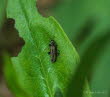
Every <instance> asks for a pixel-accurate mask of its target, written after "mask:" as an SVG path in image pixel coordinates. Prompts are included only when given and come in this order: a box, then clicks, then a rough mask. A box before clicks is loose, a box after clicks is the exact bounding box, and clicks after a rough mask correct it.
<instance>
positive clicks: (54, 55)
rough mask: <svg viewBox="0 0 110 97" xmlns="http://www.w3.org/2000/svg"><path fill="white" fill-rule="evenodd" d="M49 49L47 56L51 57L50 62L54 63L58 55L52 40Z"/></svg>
mask: <svg viewBox="0 0 110 97" xmlns="http://www.w3.org/2000/svg"><path fill="white" fill-rule="evenodd" d="M49 47H50V52H48V54H49V55H50V57H51V62H52V63H55V62H56V60H57V56H58V55H59V52H58V50H57V44H56V42H55V41H54V40H51V41H50V44H49Z"/></svg>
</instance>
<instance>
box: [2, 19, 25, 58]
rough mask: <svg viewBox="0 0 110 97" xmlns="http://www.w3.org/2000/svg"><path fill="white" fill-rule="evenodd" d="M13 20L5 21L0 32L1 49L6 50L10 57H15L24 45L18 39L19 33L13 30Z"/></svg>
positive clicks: (21, 40) (20, 39)
mask: <svg viewBox="0 0 110 97" xmlns="http://www.w3.org/2000/svg"><path fill="white" fill-rule="evenodd" d="M14 25H15V20H14V19H11V18H9V19H7V20H6V22H5V23H4V25H3V28H2V30H1V39H0V40H1V41H2V42H1V48H2V49H3V50H4V49H5V50H7V51H8V52H9V54H10V55H11V56H17V55H18V53H19V52H20V51H21V48H22V46H23V45H24V44H25V42H24V40H23V39H22V38H21V37H19V32H18V31H17V30H16V29H15V27H14Z"/></svg>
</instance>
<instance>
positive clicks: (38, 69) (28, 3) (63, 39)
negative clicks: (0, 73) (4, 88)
mask: <svg viewBox="0 0 110 97" xmlns="http://www.w3.org/2000/svg"><path fill="white" fill-rule="evenodd" d="M7 17H8V18H13V19H14V20H15V27H16V29H17V30H18V32H19V35H20V37H22V38H23V39H24V41H25V45H24V46H23V48H22V51H21V52H20V53H19V55H18V56H17V57H13V58H11V63H12V66H13V69H14V71H15V75H14V76H16V77H17V78H15V80H17V84H18V85H19V87H20V89H21V90H23V92H25V93H26V94H27V95H29V96H30V97H62V96H63V97H65V94H66V91H67V86H68V84H69V82H70V80H71V77H72V75H73V74H74V72H75V70H76V68H77V66H78V62H79V57H78V54H77V52H76V50H75V48H74V47H73V45H72V44H71V42H70V41H69V39H68V37H67V36H66V34H65V33H64V31H63V29H62V28H61V26H60V25H59V24H58V23H57V21H56V20H55V19H54V18H53V17H49V18H44V17H42V16H41V15H40V14H39V13H38V11H37V8H36V0H9V1H8V7H7ZM51 40H54V41H55V42H56V44H57V46H58V50H59V52H60V54H59V56H58V57H57V60H56V62H55V63H52V62H51V58H50V55H48V52H49V51H50V47H49V43H50V41H51ZM13 73H14V72H13ZM10 76H11V75H10ZM17 97H19V96H17ZM26 97H27V96H26Z"/></svg>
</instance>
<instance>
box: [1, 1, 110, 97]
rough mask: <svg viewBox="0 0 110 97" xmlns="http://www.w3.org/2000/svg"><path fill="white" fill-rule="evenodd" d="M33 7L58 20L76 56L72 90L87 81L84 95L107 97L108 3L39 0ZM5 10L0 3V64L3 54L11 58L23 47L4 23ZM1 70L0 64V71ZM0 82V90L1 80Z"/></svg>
mask: <svg viewBox="0 0 110 97" xmlns="http://www.w3.org/2000/svg"><path fill="white" fill-rule="evenodd" d="M37 7H38V10H39V12H40V13H41V14H42V15H43V16H46V17H48V16H49V15H52V16H54V17H55V18H56V19H57V20H58V22H59V23H60V24H61V26H62V27H63V29H64V30H65V32H66V34H67V35H68V37H69V38H70V40H71V42H72V43H73V45H74V46H75V47H76V49H77V51H78V53H79V55H80V58H81V62H80V64H79V68H78V70H77V72H76V75H75V78H73V81H72V83H71V84H72V87H73V86H74V87H75V88H76V87H77V88H80V87H82V85H83V83H84V80H85V78H87V79H88V81H89V86H90V90H91V92H90V91H86V90H85V93H90V94H92V97H110V76H109V75H110V0H39V1H38V5H37ZM5 9H6V0H0V60H1V59H2V54H1V53H2V51H3V50H7V51H8V52H9V53H10V54H11V55H12V56H13V55H17V54H16V53H18V52H19V49H20V47H21V46H22V45H23V41H22V40H21V39H20V38H19V36H18V34H17V31H16V29H14V27H13V23H12V22H10V21H9V20H7V19H6V15H5ZM1 67H2V62H1V61H0V71H2V68H1ZM0 75H1V76H2V75H3V74H2V73H0ZM0 82H2V84H0V85H1V86H2V87H1V86H0V88H2V89H0V90H3V87H4V86H5V85H3V83H4V81H3V76H2V77H0ZM4 84H5V83H4ZM5 87H6V86H5ZM70 88H71V87H70ZM75 88H74V89H73V90H75ZM79 90H80V89H79ZM4 91H5V93H3V91H2V94H6V93H7V95H8V96H7V95H5V96H4V97H9V95H10V94H9V93H8V90H7V88H5V89H4ZM6 91H7V92H6ZM70 91H71V89H70ZM0 93H1V92H0ZM79 93H80V92H79Z"/></svg>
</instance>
